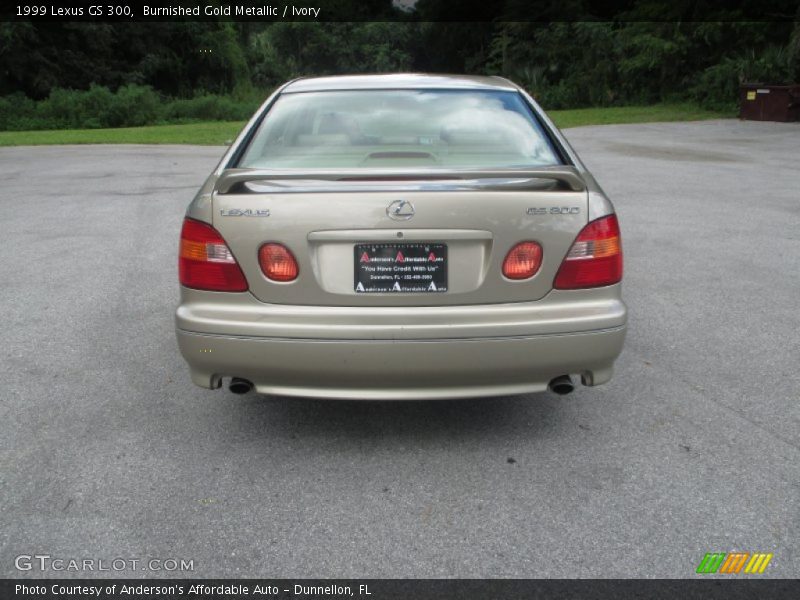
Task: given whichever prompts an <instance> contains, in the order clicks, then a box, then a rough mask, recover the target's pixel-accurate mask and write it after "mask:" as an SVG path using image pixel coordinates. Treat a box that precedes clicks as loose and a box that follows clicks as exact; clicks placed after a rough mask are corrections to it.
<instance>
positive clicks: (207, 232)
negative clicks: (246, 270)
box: [178, 219, 247, 292]
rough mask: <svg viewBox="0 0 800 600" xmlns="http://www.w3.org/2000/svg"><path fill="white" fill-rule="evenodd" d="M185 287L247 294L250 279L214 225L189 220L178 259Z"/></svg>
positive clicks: (182, 233)
mask: <svg viewBox="0 0 800 600" xmlns="http://www.w3.org/2000/svg"><path fill="white" fill-rule="evenodd" d="M178 275H179V278H180V282H181V285H183V286H186V287H190V288H194V289H197V290H211V291H214V292H246V291H247V280H246V279H245V277H244V274H243V273H242V270H241V269H240V268H239V263H237V262H236V259H235V258H234V257H233V254H231V251H230V249H229V248H228V244H226V243H225V240H224V239H223V238H222V236H221V235H220V234H219V232H218V231H217V230H216V229H214V228H213V227H212V226H211V225H208V224H206V223H201V222H200V221H195V220H193V219H186V220H184V222H183V229H182V230H181V248H180V253H179V258H178Z"/></svg>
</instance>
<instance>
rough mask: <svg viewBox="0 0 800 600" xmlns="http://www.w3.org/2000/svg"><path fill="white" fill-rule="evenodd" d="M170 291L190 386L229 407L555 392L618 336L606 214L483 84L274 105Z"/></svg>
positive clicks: (533, 114) (438, 84)
mask: <svg viewBox="0 0 800 600" xmlns="http://www.w3.org/2000/svg"><path fill="white" fill-rule="evenodd" d="M179 271H180V283H181V303H180V306H179V307H178V311H177V315H176V324H177V335H178V343H179V346H180V349H181V352H182V354H183V356H184V358H185V359H186V361H187V362H188V363H189V367H190V369H191V374H192V379H193V381H194V382H195V383H196V384H197V385H200V386H202V387H205V388H212V389H213V388H218V387H220V386H221V385H222V382H223V378H226V377H230V378H232V379H231V380H230V384H229V387H230V389H231V391H233V392H236V393H244V392H247V391H249V390H251V389H253V388H255V390H256V391H257V392H260V393H269V394H281V395H289V396H314V397H322V398H355V399H359V398H364V399H367V398H378V399H423V398H462V397H468V396H492V395H501V394H520V393H527V392H538V391H544V390H546V389H548V388H549V389H551V390H552V391H554V392H556V393H562V394H563V393H567V392H569V391H571V390H572V386H573V381H575V379H573V376H576V377H578V376H579V378H580V381H582V382H583V384H584V385H588V386H594V385H598V384H601V383H605V382H607V381H608V380H609V379H610V378H611V375H612V370H613V364H614V360H615V359H616V358H617V356H618V355H619V353H620V351H621V349H622V344H623V340H624V337H625V327H626V308H625V305H624V304H623V302H622V300H621V297H620V281H621V279H622V248H621V239H620V231H619V226H618V224H617V217H616V216H615V214H614V209H613V207H612V205H611V203H610V202H609V200H608V199H607V198H606V196H605V195H604V193H603V191H602V190H601V189H600V187H599V186H598V184H597V182H595V180H594V179H593V177H592V175H591V174H590V173H589V172H588V171H587V170H586V168H585V167H584V166H583V164H581V162H580V160H579V159H578V157H577V156H576V155H575V152H574V151H573V150H572V149H571V148H570V146H569V144H568V143H567V141H566V140H565V139H564V137H563V136H562V135H561V134H560V133H559V131H558V130H557V129H556V127H555V126H554V125H553V124H552V123H551V121H550V120H549V119H548V118H547V117H546V116H545V114H544V113H543V112H542V110H541V109H540V108H539V107H538V105H537V104H536V103H535V102H534V101H533V100H532V99H531V98H530V97H529V96H528V95H527V94H526V93H525V92H524V91H523V90H521V89H520V88H519V87H517V86H516V85H514V84H513V83H510V82H509V81H507V80H505V79H500V78H495V77H462V76H433V75H373V76H348V77H329V78H316V79H300V80H296V81H293V82H290V83H288V84H286V85H284V86H283V87H282V88H280V89H279V90H278V91H277V92H275V94H273V95H272V96H271V97H270V98H269V99H268V100H267V101H266V103H265V104H264V105H263V106H262V107H261V108H260V109H259V111H258V112H257V113H256V115H255V116H254V117H253V119H252V120H251V121H250V123H249V124H248V125H247V126H246V127H245V129H244V130H243V132H242V133H241V135H240V136H239V137H238V139H237V140H236V141H235V142H234V144H233V145H232V146H231V148H230V150H229V151H228V152H227V153H226V155H225V156H224V157H223V159H222V161H221V162H220V164H219V165H218V167H217V168H216V169H215V170H214V172H213V173H212V174H211V176H210V177H209V178H208V180H207V181H206V182H205V184H204V185H203V187H202V188H201V189H200V191H199V192H198V194H197V196H196V197H195V199H194V201H193V202H192V203H191V205H190V206H189V209H188V211H187V215H186V220H185V222H184V224H183V230H182V232H181V240H180V259H179Z"/></svg>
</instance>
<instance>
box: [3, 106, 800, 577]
mask: <svg viewBox="0 0 800 600" xmlns="http://www.w3.org/2000/svg"><path fill="white" fill-rule="evenodd" d="M565 133H566V135H567V137H568V138H569V139H570V140H571V142H573V144H574V145H575V147H576V149H577V150H578V152H579V154H580V155H581V157H582V158H583V159H584V161H585V162H586V163H587V165H588V166H589V168H590V169H591V170H592V171H593V173H594V174H595V176H596V177H597V179H598V180H599V181H600V183H601V185H603V187H604V188H605V190H606V192H608V194H609V195H610V196H611V198H612V199H613V200H614V202H615V204H616V207H617V210H618V212H619V215H620V222H621V227H622V231H623V243H624V251H625V261H626V262H625V269H626V273H625V280H624V285H625V288H624V296H625V300H626V302H627V303H628V306H629V308H630V326H629V333H628V339H627V343H626V347H625V350H624V352H623V354H622V356H621V357H620V359H619V361H618V362H617V370H616V376H615V378H614V380H613V381H612V382H611V383H610V384H608V385H605V386H602V387H597V388H583V387H578V388H577V389H576V391H575V393H573V394H572V395H570V396H567V397H556V396H554V395H551V394H538V395H532V396H524V397H513V398H486V399H480V400H467V401H436V402H406V403H403V402H395V403H376V402H330V401H328V402H325V401H318V400H298V399H286V398H275V397H263V396H256V395H248V396H245V397H238V396H234V395H232V394H230V393H229V392H228V391H227V390H226V389H223V390H217V391H208V390H202V389H200V388H197V387H195V386H193V385H192V384H191V382H190V381H189V376H188V372H187V369H186V367H185V365H184V363H183V361H182V359H181V357H180V356H179V354H178V350H177V347H176V343H175V338H174V335H173V311H174V308H175V306H176V303H177V294H178V287H177V268H176V251H177V242H178V234H179V229H180V225H181V220H182V218H183V212H184V209H185V207H186V205H187V203H188V202H189V200H190V199H191V197H192V196H193V194H194V192H195V190H196V188H197V187H198V186H199V185H200V184H201V183H202V181H203V179H204V177H205V176H206V175H207V173H208V172H209V171H210V170H211V168H212V167H213V166H214V164H215V163H216V161H217V160H218V158H219V157H220V155H221V153H222V149H221V148H219V147H181V146H160V147H152V146H151V147H148V146H85V147H78V146H73V147H40V148H39V147H37V148H34V147H25V148H3V149H0V181H2V187H3V192H4V193H3V194H2V198H0V205H1V206H2V208H3V217H2V220H0V233H1V234H2V242H3V243H2V249H3V252H2V256H3V259H2V260H0V280H2V282H3V283H2V286H0V310H2V316H3V332H2V341H3V343H2V349H0V356H1V357H2V358H1V359H0V363H1V364H2V367H0V369H2V387H1V388H0V497H2V510H0V576H4V577H26V576H42V575H46V576H51V577H52V576H58V575H64V576H82V575H83V576H85V575H91V574H92V573H80V572H77V573H76V572H53V571H49V572H45V573H42V572H40V571H38V570H37V569H35V568H34V569H32V570H31V571H19V570H17V568H15V565H14V562H15V557H17V556H19V555H29V554H36V553H38V554H48V555H50V556H52V557H54V558H56V557H58V558H63V559H73V558H74V559H84V558H89V559H104V560H105V561H108V562H110V561H111V560H113V559H115V558H118V557H121V558H125V559H142V560H147V559H152V558H155V559H170V558H173V559H178V560H180V559H185V560H191V561H193V568H194V570H193V571H191V572H184V573H181V572H177V573H176V572H170V573H167V572H165V571H156V572H153V571H141V570H137V571H132V570H123V571H121V572H119V573H116V574H117V575H125V576H129V577H141V576H161V575H170V576H197V577H215V576H231V577H239V576H242V577H245V576H246V577H258V576H263V577H303V576H339V577H669V578H673V577H692V576H695V575H694V573H695V569H696V568H697V566H698V564H699V563H700V561H701V559H702V558H703V556H704V554H705V553H707V552H729V551H746V552H770V553H773V554H774V558H773V559H772V562H771V564H770V565H769V567H768V568H767V570H766V572H765V575H766V576H774V577H794V576H797V574H798V573H800V555H799V554H798V550H799V549H800V544H798V538H799V537H800V535H799V534H800V369H798V365H800V279H798V276H799V275H800V226H799V225H800V195H799V191H800V168H798V157H800V124H779V123H752V122H738V121H711V122H702V123H677V124H647V125H617V126H603V127H584V128H578V129H572V130H567V131H566V132H565ZM139 568H140V569H141V565H140V567H139ZM98 574H99V575H108V574H115V573H114V572H111V573H108V572H106V573H95V575H98Z"/></svg>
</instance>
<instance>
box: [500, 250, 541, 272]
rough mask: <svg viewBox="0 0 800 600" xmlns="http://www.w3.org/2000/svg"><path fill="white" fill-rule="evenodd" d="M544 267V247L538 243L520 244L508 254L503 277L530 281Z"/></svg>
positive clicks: (504, 263)
mask: <svg viewBox="0 0 800 600" xmlns="http://www.w3.org/2000/svg"><path fill="white" fill-rule="evenodd" d="M541 266H542V247H541V246H540V245H539V244H537V243H536V242H520V243H519V244H517V245H516V246H514V247H513V248H511V250H509V251H508V254H506V258H505V260H504V261H503V275H505V276H506V277H508V278H509V279H529V278H531V277H533V276H534V275H536V272H537V271H538V270H539V267H541Z"/></svg>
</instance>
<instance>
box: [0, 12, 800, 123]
mask: <svg viewBox="0 0 800 600" xmlns="http://www.w3.org/2000/svg"><path fill="white" fill-rule="evenodd" d="M341 1H342V2H344V3H345V4H346V3H347V1H348V0H341ZM628 4H630V3H628ZM633 4H634V5H635V6H636V8H635V10H636V11H639V12H638V13H637V12H634V13H631V9H629V8H628V9H626V10H627V12H622V13H620V14H614V15H609V14H604V15H596V16H595V17H594V20H592V19H587V20H585V21H580V22H565V21H557V20H556V21H542V22H520V21H515V20H514V16H515V15H517V14H520V13H519V12H515V11H520V10H526V6H527V4H526V3H525V2H522V0H506V1H505V2H501V3H499V4H498V5H496V6H495V5H492V6H493V8H492V9H491V10H493V11H494V12H493V13H492V14H490V15H487V16H489V17H491V18H493V19H494V20H487V21H478V22H466V23H464V22H459V23H456V22H443V21H436V20H434V19H440V18H441V17H442V11H443V10H444V6H445V5H444V3H443V0H419V1H418V2H417V12H416V13H413V14H412V13H409V14H405V13H404V14H398V13H397V12H392V11H394V10H395V9H393V8H392V5H391V0H362V1H361V2H355V0H352V1H351V3H350V5H349V6H351V10H352V11H353V12H352V14H353V15H354V16H353V18H354V19H355V18H359V17H361V16H363V15H362V14H361V13H360V12H358V11H363V10H369V11H371V12H370V13H369V14H370V15H375V14H384V15H386V16H387V17H391V18H392V19H394V21H392V22H390V21H362V22H357V21H354V22H340V23H322V22H295V23H292V22H275V23H253V22H249V23H233V22H225V21H218V22H173V23H132V24H125V25H113V24H108V23H45V24H41V25H32V24H29V23H9V22H6V23H2V24H0V129H41V128H63V127H115V126H123V125H141V124H148V123H159V122H182V121H188V120H217V119H224V120H236V119H242V118H245V117H246V116H248V115H249V114H250V113H251V112H252V111H253V110H254V108H255V107H256V106H257V105H258V102H259V100H261V99H263V97H264V95H265V94H266V93H267V92H268V91H269V90H270V89H272V88H273V87H274V86H275V85H277V84H279V83H281V82H283V81H286V80H288V79H292V78H294V77H298V76H302V75H316V74H338V73H359V72H387V71H398V70H417V71H436V72H468V73H486V74H498V75H503V76H506V77H509V78H510V79H512V80H514V81H516V82H517V83H520V84H522V85H523V86H525V87H526V88H527V89H528V90H529V91H530V92H531V93H533V94H534V95H536V96H537V97H538V98H539V100H540V101H541V102H542V104H543V105H544V106H545V107H546V108H549V109H557V108H573V107H588V106H612V105H630V104H648V103H652V102H658V101H686V100H688V101H695V102H698V103H699V104H701V105H702V106H704V107H707V108H714V109H723V110H732V109H733V108H734V107H735V105H736V102H737V89H738V86H739V84H740V83H742V82H745V81H748V82H750V81H758V82H769V83H782V82H789V81H798V80H800V23H798V20H800V12H798V14H797V15H796V18H795V19H794V22H792V20H791V19H783V20H782V21H773V22H742V21H735V20H728V21H691V20H689V19H691V17H692V13H691V10H690V8H681V7H686V6H691V5H689V4H687V3H685V2H684V3H681V2H677V3H675V6H676V7H678V8H676V9H675V10H676V11H677V12H676V13H675V14H674V15H670V16H671V17H674V20H672V21H648V20H645V18H646V17H647V15H648V14H650V13H648V10H650V9H651V8H649V7H650V5H648V4H647V2H646V1H642V2H639V3H636V2H634V3H633ZM577 5H580V6H582V1H581V0H565V2H564V10H570V9H572V8H573V7H574V6H577ZM480 6H488V4H487V3H481V4H480ZM497 6H499V7H500V8H499V9H498V8H497ZM626 6H627V5H626ZM365 7H366V8H365ZM476 10H478V9H476ZM486 10H489V9H486ZM680 11H683V12H680ZM686 11H689V12H686ZM637 16H640V17H643V19H642V20H636V18H637ZM735 16H736V15H735V14H734V15H733V17H735ZM784 16H785V15H784ZM789 16H790V17H791V15H789ZM542 17H543V18H546V17H547V15H542ZM557 17H558V15H555V16H554V18H557ZM611 17H614V18H611ZM687 17H688V19H687ZM659 18H663V15H661V16H660V17H659Z"/></svg>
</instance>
